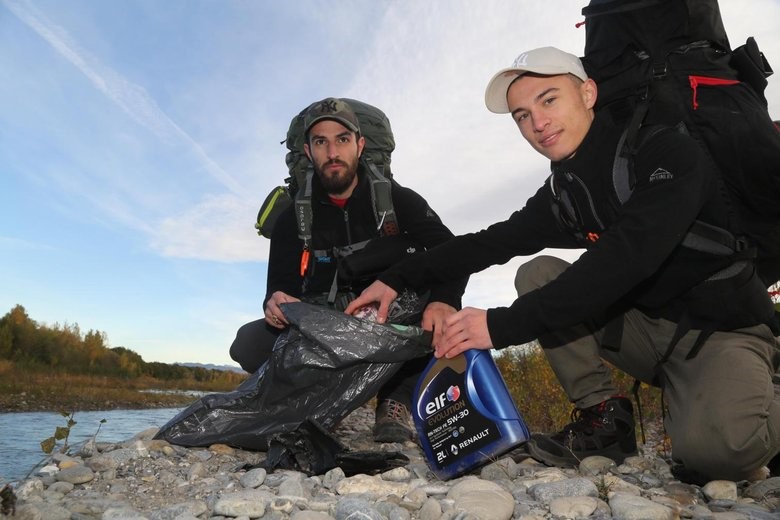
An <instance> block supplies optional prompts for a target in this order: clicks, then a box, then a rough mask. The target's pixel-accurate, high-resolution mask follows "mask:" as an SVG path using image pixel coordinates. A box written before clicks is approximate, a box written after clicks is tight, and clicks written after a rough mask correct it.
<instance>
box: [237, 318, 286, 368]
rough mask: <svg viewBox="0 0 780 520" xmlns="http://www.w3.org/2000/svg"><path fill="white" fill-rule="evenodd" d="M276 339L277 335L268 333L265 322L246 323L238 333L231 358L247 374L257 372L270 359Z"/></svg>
mask: <svg viewBox="0 0 780 520" xmlns="http://www.w3.org/2000/svg"><path fill="white" fill-rule="evenodd" d="M275 339H276V337H275V334H273V333H272V332H269V331H267V327H266V325H265V320H256V321H251V322H249V323H246V324H244V325H242V326H241V327H239V329H238V330H237V331H236V339H234V340H233V344H232V345H230V358H231V359H233V361H235V362H236V363H238V364H239V365H241V368H243V369H244V370H246V371H247V372H249V373H252V372H255V371H256V370H257V369H258V368H259V367H260V365H262V364H263V363H264V362H265V361H266V360H267V359H268V357H270V353H271V349H272V348H273V343H274V340H275Z"/></svg>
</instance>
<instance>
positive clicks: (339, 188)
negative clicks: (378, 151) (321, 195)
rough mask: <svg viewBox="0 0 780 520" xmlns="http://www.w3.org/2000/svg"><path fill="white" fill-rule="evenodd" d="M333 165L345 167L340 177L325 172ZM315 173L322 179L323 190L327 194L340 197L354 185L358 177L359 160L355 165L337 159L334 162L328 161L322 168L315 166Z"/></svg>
mask: <svg viewBox="0 0 780 520" xmlns="http://www.w3.org/2000/svg"><path fill="white" fill-rule="evenodd" d="M333 163H337V164H340V165H341V166H343V167H344V169H343V170H342V171H341V172H339V174H338V175H334V174H332V173H331V174H325V173H324V171H323V170H325V169H327V167H328V166H330V165H331V164H333ZM314 172H315V173H316V174H317V176H318V177H319V178H320V182H321V183H322V186H323V188H325V192H326V193H328V194H329V195H340V194H342V193H344V192H345V191H347V189H348V188H349V187H350V186H351V185H352V181H353V180H354V179H355V176H356V175H357V160H355V162H353V163H347V162H345V161H341V160H338V159H336V160H333V161H327V162H325V163H323V164H322V165H321V166H318V165H316V164H315V165H314Z"/></svg>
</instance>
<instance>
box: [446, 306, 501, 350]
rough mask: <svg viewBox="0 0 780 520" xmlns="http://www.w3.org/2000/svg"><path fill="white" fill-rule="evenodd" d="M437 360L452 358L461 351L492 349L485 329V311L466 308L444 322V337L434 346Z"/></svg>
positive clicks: (488, 334) (488, 333)
mask: <svg viewBox="0 0 780 520" xmlns="http://www.w3.org/2000/svg"><path fill="white" fill-rule="evenodd" d="M434 347H435V348H436V350H435V352H434V355H435V356H436V357H437V358H440V357H446V358H452V357H455V356H457V355H458V354H460V353H461V352H463V351H466V350H469V349H472V348H477V349H482V350H488V349H490V348H493V343H492V342H491V341H490V332H488V328H487V311H486V310H484V309H475V308H473V307H466V308H465V309H463V310H462V311H458V312H456V313H455V314H452V315H451V316H449V317H448V318H447V319H446V320H444V337H443V338H442V339H441V340H440V341H439V342H438V344H434Z"/></svg>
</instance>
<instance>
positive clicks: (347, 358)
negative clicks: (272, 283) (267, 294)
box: [156, 302, 431, 451]
mask: <svg viewBox="0 0 780 520" xmlns="http://www.w3.org/2000/svg"><path fill="white" fill-rule="evenodd" d="M282 311H283V312H284V315H285V317H286V318H287V320H288V321H289V322H290V324H291V326H290V327H289V330H288V331H287V332H285V333H284V334H282V335H281V336H279V339H278V340H277V342H276V344H275V345H274V349H273V353H272V355H271V358H270V359H269V360H268V361H267V362H266V363H265V364H264V365H263V366H262V367H260V369H258V371H257V372H255V373H254V374H253V375H252V376H250V377H249V378H248V379H247V380H246V381H244V382H243V383H242V384H241V385H240V386H239V387H238V388H237V389H236V390H234V391H233V392H227V393H219V394H210V395H206V396H204V397H202V398H200V399H199V400H197V401H196V402H194V403H193V404H191V405H190V406H189V407H187V408H186V409H185V410H183V411H182V412H180V413H179V414H177V415H176V416H175V417H174V418H173V419H171V420H170V421H168V423H167V424H165V425H164V426H163V427H162V428H161V429H160V431H159V432H158V433H157V435H156V438H158V439H165V440H166V441H168V442H170V443H172V444H179V445H182V446H208V445H211V444H215V443H223V444H228V445H230V446H234V447H237V448H243V449H252V450H260V451H265V450H266V449H267V448H268V445H269V440H270V438H271V437H272V436H274V435H276V436H277V438H278V435H279V434H285V433H290V432H294V431H295V430H296V429H297V428H298V427H299V426H300V425H301V424H302V423H304V422H305V421H307V420H311V421H313V422H314V423H316V424H317V425H319V426H322V427H323V428H326V429H331V428H333V427H334V426H335V425H336V424H337V423H338V422H339V421H340V420H341V419H343V418H344V417H346V416H347V415H348V414H349V413H350V412H352V411H353V410H354V409H356V408H357V407H359V406H361V405H363V404H364V403H365V402H367V401H368V400H369V399H371V397H373V396H374V395H375V394H376V392H377V391H378V390H379V388H380V387H381V386H382V385H383V384H384V383H386V382H387V381H388V380H389V379H390V378H391V377H392V376H393V374H394V373H395V372H396V371H397V370H398V369H399V368H400V367H401V365H402V364H403V362H405V361H408V360H410V359H413V358H416V357H421V356H425V355H428V354H430V353H431V350H430V334H429V333H426V332H424V331H423V330H422V329H421V328H419V327H413V326H400V325H380V324H377V323H374V322H373V321H369V320H363V319H358V318H355V317H352V316H349V315H347V314H344V313H343V312H339V311H335V310H330V309H328V308H325V307H322V306H317V305H311V304H308V303H302V302H296V303H289V304H284V305H282Z"/></svg>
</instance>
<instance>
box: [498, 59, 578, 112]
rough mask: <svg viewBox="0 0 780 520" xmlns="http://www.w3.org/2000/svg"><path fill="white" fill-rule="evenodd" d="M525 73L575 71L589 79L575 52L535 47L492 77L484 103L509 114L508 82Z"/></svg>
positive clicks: (549, 73) (509, 83) (567, 72)
mask: <svg viewBox="0 0 780 520" xmlns="http://www.w3.org/2000/svg"><path fill="white" fill-rule="evenodd" d="M526 72H533V73H536V74H543V75H545V76H557V75H559V74H573V75H575V76H577V77H578V78H580V79H581V80H582V81H585V80H586V79H588V75H587V74H586V73H585V69H584V68H583V67H582V62H581V61H580V59H579V58H578V57H577V56H575V55H574V54H569V53H568V52H563V51H562V50H560V49H557V48H555V47H540V48H538V49H532V50H530V51H526V52H524V53H522V54H521V55H520V56H518V57H517V58H515V61H514V63H512V66H511V67H509V68H506V69H501V70H500V71H498V72H497V73H496V75H495V76H493V79H491V80H490V83H488V86H487V89H486V90H485V105H487V108H488V110H490V111H491V112H494V113H496V114H508V113H509V112H510V110H509V106H508V105H507V103H506V92H507V90H509V85H511V84H512V82H513V81H514V80H516V79H517V78H519V77H520V76H522V75H523V74H525V73H526Z"/></svg>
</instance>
